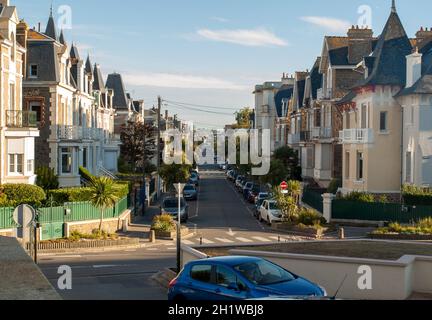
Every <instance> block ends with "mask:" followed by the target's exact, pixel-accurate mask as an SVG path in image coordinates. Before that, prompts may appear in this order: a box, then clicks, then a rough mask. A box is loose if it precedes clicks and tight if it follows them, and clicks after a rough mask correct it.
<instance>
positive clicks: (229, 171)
mask: <svg viewBox="0 0 432 320" xmlns="http://www.w3.org/2000/svg"><path fill="white" fill-rule="evenodd" d="M233 174H234V170H228V171H227V173H226V176H227V179H228V180H230V179H231V178H232V175H233Z"/></svg>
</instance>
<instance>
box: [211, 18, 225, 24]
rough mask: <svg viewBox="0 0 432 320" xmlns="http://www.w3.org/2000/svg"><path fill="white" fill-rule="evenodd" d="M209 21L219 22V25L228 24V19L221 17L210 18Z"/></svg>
mask: <svg viewBox="0 0 432 320" xmlns="http://www.w3.org/2000/svg"><path fill="white" fill-rule="evenodd" d="M211 19H212V20H214V21H217V22H221V23H226V22H229V20H228V19H226V18H222V17H212V18H211Z"/></svg>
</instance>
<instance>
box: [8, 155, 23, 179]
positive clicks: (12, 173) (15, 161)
mask: <svg viewBox="0 0 432 320" xmlns="http://www.w3.org/2000/svg"><path fill="white" fill-rule="evenodd" d="M19 156H21V157H22V158H21V164H19V161H18V158H19ZM11 157H12V158H11ZM11 160H12V161H13V171H11V165H12V161H11ZM19 165H21V172H19V171H18V166H19ZM8 175H9V176H24V154H23V153H9V154H8Z"/></svg>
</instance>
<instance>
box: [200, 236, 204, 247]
mask: <svg viewBox="0 0 432 320" xmlns="http://www.w3.org/2000/svg"><path fill="white" fill-rule="evenodd" d="M202 244H203V239H202V237H201V238H200V246H202Z"/></svg>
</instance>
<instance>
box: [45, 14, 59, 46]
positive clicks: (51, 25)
mask: <svg viewBox="0 0 432 320" xmlns="http://www.w3.org/2000/svg"><path fill="white" fill-rule="evenodd" d="M45 34H46V35H47V36H48V37H50V38H52V39H55V40H58V38H57V29H56V25H55V22H54V17H53V15H52V12H51V14H50V17H49V19H48V23H47V26H46V29H45Z"/></svg>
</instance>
